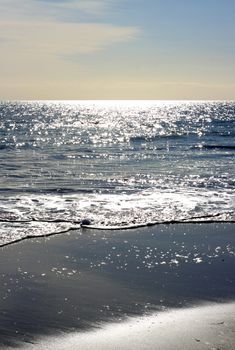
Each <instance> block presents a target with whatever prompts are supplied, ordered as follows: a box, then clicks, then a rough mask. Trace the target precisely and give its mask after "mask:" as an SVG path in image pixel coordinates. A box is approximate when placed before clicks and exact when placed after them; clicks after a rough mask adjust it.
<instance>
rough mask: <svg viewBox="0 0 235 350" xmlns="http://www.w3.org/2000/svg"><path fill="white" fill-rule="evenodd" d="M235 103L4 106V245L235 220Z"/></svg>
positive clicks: (0, 128)
mask: <svg viewBox="0 0 235 350" xmlns="http://www.w3.org/2000/svg"><path fill="white" fill-rule="evenodd" d="M234 136H235V103H234V102H159V101H81V102H75V101H74V102H69V101H68V102H67V101H54V102H50V101H49V102H38V101H35V102H1V103H0V174H1V184H0V219H1V223H0V244H4V243H7V242H11V241H14V240H16V239H20V238H22V237H25V236H27V235H39V234H44V233H51V232H60V231H63V230H67V229H69V228H70V227H76V226H79V221H80V220H81V219H84V218H89V219H90V220H91V223H92V225H93V226H96V227H100V226H101V227H110V226H118V227H119V226H131V225H137V224H147V223H153V222H165V221H170V220H179V221H192V220H203V221H204V220H208V219H209V220H214V221H216V220H218V221H219V220H224V221H231V220H233V219H234V213H233V212H234V202H235V200H234V188H235V176H234V174H235V169H234V168H235V167H234V150H235V141H234V140H235V139H234Z"/></svg>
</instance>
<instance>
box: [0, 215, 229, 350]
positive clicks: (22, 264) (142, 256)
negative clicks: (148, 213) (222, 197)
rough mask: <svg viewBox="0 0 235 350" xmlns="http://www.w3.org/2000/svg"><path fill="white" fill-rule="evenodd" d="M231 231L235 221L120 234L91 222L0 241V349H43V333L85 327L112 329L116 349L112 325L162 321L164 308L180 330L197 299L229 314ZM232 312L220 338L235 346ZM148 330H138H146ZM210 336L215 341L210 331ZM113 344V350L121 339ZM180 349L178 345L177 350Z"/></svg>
mask: <svg viewBox="0 0 235 350" xmlns="http://www.w3.org/2000/svg"><path fill="white" fill-rule="evenodd" d="M234 228H235V225H234V224H233V223H226V224H224V223H220V222H216V223H213V224H212V223H210V224H209V223H206V225H205V224H204V223H194V224H186V223H182V224H177V225H174V224H172V225H169V224H168V225H155V226H149V227H144V228H137V229H135V230H133V229H128V230H120V231H102V230H97V229H96V230H95V229H91V228H90V229H84V230H83V229H82V230H77V231H71V232H69V233H65V234H57V235H56V236H51V237H46V238H39V237H35V238H32V239H30V240H24V241H21V242H19V243H17V244H11V245H8V246H5V247H1V248H0V283H1V285H2V288H1V293H0V349H12V348H14V347H16V348H17V347H19V348H20V346H23V348H25V349H27V347H29V349H35V350H37V349H49V348H48V347H47V346H49V345H48V344H49V343H48V344H47V341H49V342H50V340H48V339H49V338H51V339H55V341H56V339H57V338H58V339H60V334H61V332H62V333H64V334H66V335H65V339H71V338H69V337H70V336H71V337H72V338H73V339H75V338H74V337H78V338H79V337H81V336H82V334H83V332H85V333H84V334H85V335H84V337H88V338H89V337H90V336H91V335H92V334H95V333H96V330H97V327H101V328H102V329H101V330H98V331H97V332H101V333H102V332H106V331H105V329H106V327H111V328H109V331H108V332H109V335H110V337H109V339H110V344H111V345H112V341H111V338H112V334H114V333H115V332H116V331H115V329H117V328H116V327H124V328H125V326H124V325H125V324H127V323H128V322H132V321H133V322H135V320H137V319H139V318H142V317H145V318H146V319H151V317H155V316H154V315H157V316H156V317H157V318H159V319H160V318H162V317H163V319H164V317H166V316H164V315H167V312H168V311H167V310H169V313H171V312H173V314H174V315H175V313H177V312H179V318H178V316H177V320H179V321H177V322H178V323H179V325H180V323H182V326H179V328H180V329H179V330H178V331H177V332H181V333H182V332H184V327H183V319H184V315H185V313H186V314H187V312H189V311H187V310H192V312H194V311H195V313H196V314H197V315H198V316H197V317H198V320H199V319H200V312H201V313H202V314H203V310H201V308H203V307H204V306H200V305H202V304H213V305H216V306H213V307H214V309H213V310H219V309H220V306H221V308H222V306H223V305H224V307H225V308H226V305H230V306H231V308H233V311H235V308H234V300H235V280H234V267H235V235H234V232H235V230H234ZM205 307H207V306H205ZM172 309H177V310H176V311H171V310H172ZM197 310H198V311H197ZM200 310H201V311H200ZM204 310H205V309H204ZM226 310H227V309H226ZM228 311H229V310H227V312H226V315H227V316H226V315H225V316H224V317H226V320H227V321H226V322H227V324H229V327H230V326H231V327H230V328H231V329H232V331H231V332H229V333H228V335H227V338H226V339H227V340H226V341H227V342H229V341H230V340H231V339H233V341H234V343H235V339H234V338H233V335H234V334H235V327H234V323H233V322H232V318H231V314H230V313H229V312H228ZM197 312H198V313H197ZM216 312H217V311H216ZM173 314H172V315H173ZM196 314H195V315H196ZM149 315H152V316H149ZM180 315H181V316H180ZM185 317H186V316H185ZM195 317H196V316H195ZM205 317H206V314H204V316H203V317H202V316H201V318H202V320H203V319H204V320H205ZM213 317H214V318H215V315H214V316H213ZM215 319H216V318H215ZM139 320H140V319H139ZM189 320H190V318H188V322H190V321H189ZM126 322H127V323H126ZM146 322H147V321H146ZM164 322H165V321H164ZM213 322H214V321H213ZM215 322H217V319H216V321H215ZM231 322H232V323H231ZM199 323H200V322H199ZM128 324H129V323H128ZM185 324H186V326H187V322H186V323H185ZM103 325H104V330H103ZM106 325H107V326H106ZM148 325H151V322H150V323H148ZM142 326H143V324H142ZM158 326H159V325H158ZM133 327H134V326H133ZM144 327H145V326H144ZM146 327H147V326H146ZM146 327H145V328H141V329H142V330H143V331H141V330H140V332H143V334H145V333H146V332H147V330H146V329H147V328H148V327H149V326H148V327H147V328H146ZM150 327H151V326H150ZM192 327H194V325H193V323H192ZM124 328H123V329H124ZM134 328H135V327H134ZM186 328H187V327H186ZM230 328H229V329H230ZM128 329H129V328H128ZM154 329H155V328H154ZM226 329H227V328H226ZM129 330H130V329H129ZM87 331H89V332H88V333H87ZM94 332H95V333H94ZM161 332H162V331H161ZM164 332H167V329H165V331H164ZM164 332H163V333H164ZM76 333H79V334H78V335H76ZM127 333H128V332H127ZM153 333H154V330H153ZM207 333H208V337H210V338H211V335H209V333H210V329H209V328H208V329H207ZM70 334H71V335H70ZM105 334H106V333H105ZM146 334H147V333H146ZM164 334H165V333H164ZM200 334H201V333H200ZM226 334H227V333H226ZM129 335H130V333H129ZM132 335H133V337H135V336H136V335H135V334H134V333H132ZM99 336H100V335H97V337H98V338H97V339H98V341H99V339H100V341H101V338H99ZM127 336H128V334H127ZM170 336H171V334H170V333H169V334H168V335H167V334H166V335H165V337H167V339H168V338H169V339H170ZM48 337H49V338H48ZM67 337H68V338H67ZM105 337H106V336H105ZM88 338H86V339H87V340H86V341H88V343H89V342H90V341H91V337H90V339H88ZM106 338H107V337H106ZM150 338H151V339H153V334H152V335H151V337H150ZM229 339H230V340H229ZM163 340H164V339H163V338H162V341H163ZM76 341H78V340H76ZM175 341H176V340H175ZM38 342H40V344H38ZM31 343H32V344H31ZM195 343H196V345H197V346H198V344H199V342H196V341H195ZM27 344H28V345H27ZM43 344H44V345H43ZM46 344H47V345H46ZM84 344H85V343H84ZM179 344H182V343H180V339H179ZM111 345H110V349H111ZM114 345H115V346H117V347H114V348H115V349H116V348H117V349H118V346H119V345H118V343H115V344H114ZM142 345H143V346H144V343H143V344H142ZM43 346H44V348H43ZM61 346H62V345H61ZM73 346H75V345H73ZM84 346H85V345H84ZM87 346H88V345H87ZM97 346H98V345H97ZM106 346H107V347H106V348H107V349H109V347H108V346H109V344H106ZM177 346H178V345H177V341H176V343H175V348H174V349H177ZM200 346H202V343H201V344H200ZM203 346H205V344H204V345H203ZM189 347H191V345H190V346H189ZM77 348H78V347H77ZM87 348H88V347H87ZM94 348H95V347H94ZM100 348H101V347H100ZM106 348H105V347H104V349H106ZM179 348H180V347H179ZM197 348H198V347H197ZM58 349H60V348H59V347H58ZM61 349H67V347H66V345H65V346H64V348H63V347H61ZM68 349H69V348H68ZM71 349H72V347H71ZM81 349H86V348H85V347H84V348H81ZM91 349H92V348H91ZM120 349H121V348H120ZM140 349H144V347H140ZM161 349H162V348H161ZM164 349H168V348H167V344H166V347H164ZM169 349H170V348H169ZM172 349H173V348H172ZM195 349H196V348H195ZM199 349H204V348H203V347H201V348H200V347H199ZM224 349H226V348H224ZM228 349H230V350H231V348H228Z"/></svg>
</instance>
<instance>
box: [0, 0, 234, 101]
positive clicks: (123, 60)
mask: <svg viewBox="0 0 235 350" xmlns="http://www.w3.org/2000/svg"><path fill="white" fill-rule="evenodd" d="M234 43H235V1H234V0H0V47H1V55H0V78H1V79H0V100H4V99H235V44H234Z"/></svg>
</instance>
